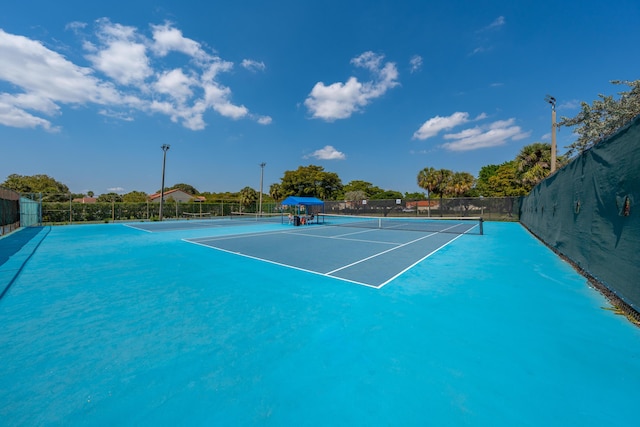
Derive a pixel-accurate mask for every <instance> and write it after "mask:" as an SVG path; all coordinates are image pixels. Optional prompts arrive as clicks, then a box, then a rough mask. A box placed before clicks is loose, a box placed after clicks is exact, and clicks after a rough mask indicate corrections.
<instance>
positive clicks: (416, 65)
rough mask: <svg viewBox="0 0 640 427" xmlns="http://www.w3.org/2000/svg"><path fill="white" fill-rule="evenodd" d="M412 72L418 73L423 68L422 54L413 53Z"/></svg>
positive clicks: (410, 61)
mask: <svg viewBox="0 0 640 427" xmlns="http://www.w3.org/2000/svg"><path fill="white" fill-rule="evenodd" d="M409 65H410V70H411V73H412V74H413V73H416V72H418V71H420V70H421V69H422V57H421V56H420V55H413V56H412V57H411V59H410V60H409Z"/></svg>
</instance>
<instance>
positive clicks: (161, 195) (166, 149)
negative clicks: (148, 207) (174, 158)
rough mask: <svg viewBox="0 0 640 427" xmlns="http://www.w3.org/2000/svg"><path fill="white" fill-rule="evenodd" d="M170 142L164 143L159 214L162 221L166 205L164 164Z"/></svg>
mask: <svg viewBox="0 0 640 427" xmlns="http://www.w3.org/2000/svg"><path fill="white" fill-rule="evenodd" d="M169 147H170V145H169V144H162V147H160V148H162V152H163V154H162V187H160V214H159V215H158V216H159V218H160V221H162V206H163V205H164V166H165V164H166V163H167V151H169Z"/></svg>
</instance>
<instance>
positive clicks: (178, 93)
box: [154, 68, 196, 103]
mask: <svg viewBox="0 0 640 427" xmlns="http://www.w3.org/2000/svg"><path fill="white" fill-rule="evenodd" d="M195 83H196V82H195V81H194V80H193V79H191V78H189V77H187V76H186V75H185V74H184V73H183V72H182V70H181V69H180V68H176V69H175V70H171V71H166V72H164V73H162V74H161V75H160V76H159V77H158V80H157V81H156V82H155V84H154V86H155V88H156V90H157V91H158V92H160V93H165V94H167V95H170V96H171V97H173V98H174V99H176V100H178V101H180V102H181V103H182V102H185V101H186V100H187V98H189V97H190V96H191V95H192V94H193V91H192V90H191V86H192V85H194V84H195Z"/></svg>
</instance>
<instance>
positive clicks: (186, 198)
mask: <svg viewBox="0 0 640 427" xmlns="http://www.w3.org/2000/svg"><path fill="white" fill-rule="evenodd" d="M160 196H161V194H160V193H156V194H152V195H150V196H149V201H150V202H153V203H160ZM167 200H172V201H174V202H178V203H186V202H191V201H194V202H200V203H202V202H204V201H205V198H204V197H202V196H192V195H191V194H189V193H186V192H184V191H182V190H180V189H178V188H174V189H173V190H168V191H165V192H164V201H165V202H166V201H167Z"/></svg>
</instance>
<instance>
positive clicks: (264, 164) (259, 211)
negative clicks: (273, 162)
mask: <svg viewBox="0 0 640 427" xmlns="http://www.w3.org/2000/svg"><path fill="white" fill-rule="evenodd" d="M265 166H267V164H266V163H265V162H262V163H260V203H259V207H258V215H259V216H262V181H263V179H264V167H265Z"/></svg>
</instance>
